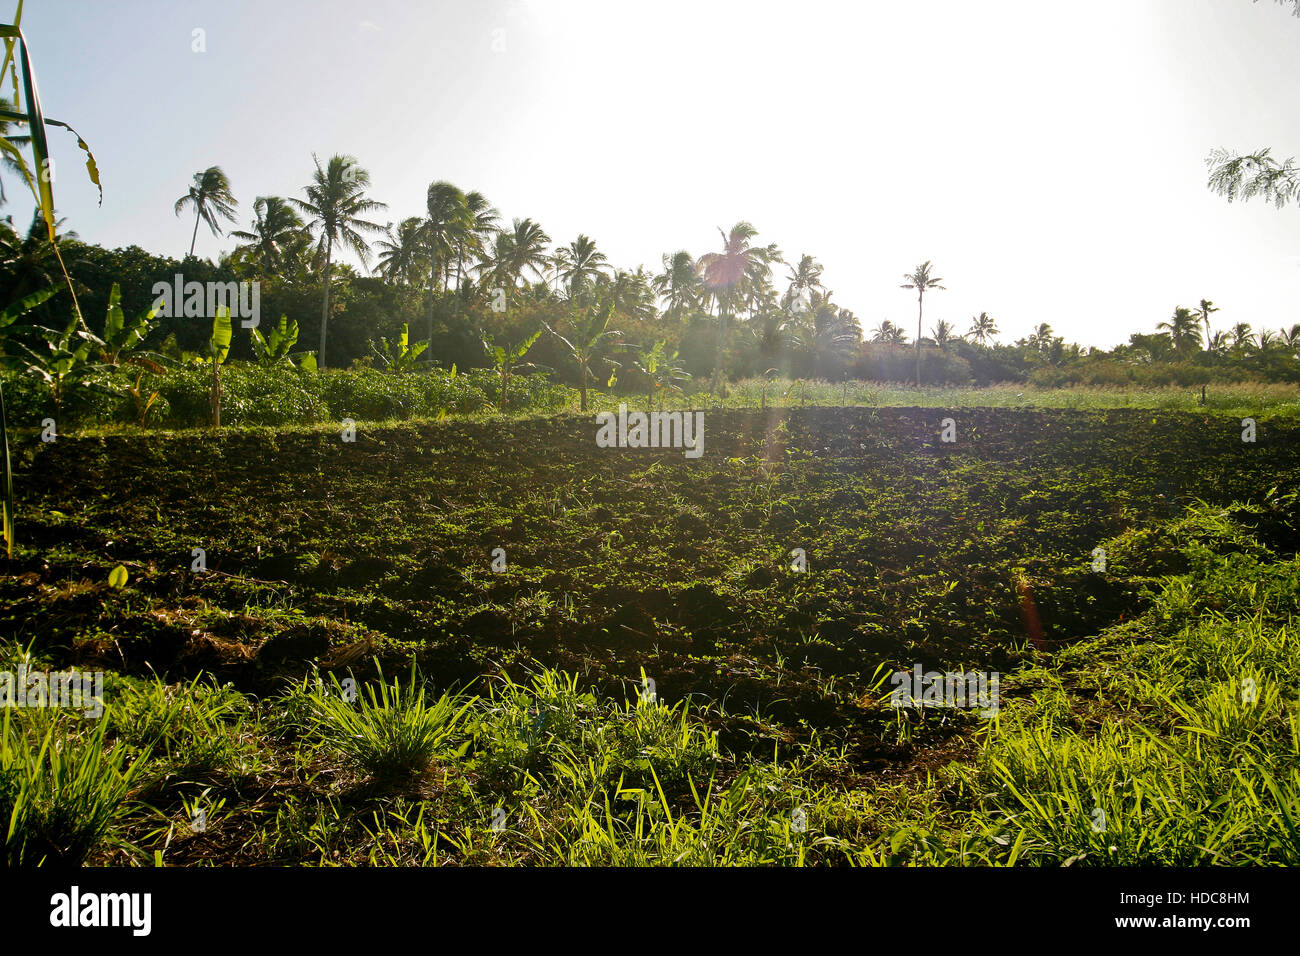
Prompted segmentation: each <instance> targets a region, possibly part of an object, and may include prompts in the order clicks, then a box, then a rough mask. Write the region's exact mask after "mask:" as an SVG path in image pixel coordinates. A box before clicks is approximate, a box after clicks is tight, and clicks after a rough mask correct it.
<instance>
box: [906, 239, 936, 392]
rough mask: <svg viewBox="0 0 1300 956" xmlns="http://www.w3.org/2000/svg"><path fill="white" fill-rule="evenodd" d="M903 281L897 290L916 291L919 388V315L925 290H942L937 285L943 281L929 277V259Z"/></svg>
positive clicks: (917, 377)
mask: <svg viewBox="0 0 1300 956" xmlns="http://www.w3.org/2000/svg"><path fill="white" fill-rule="evenodd" d="M903 279H904V280H906V281H904V283H903V284H902V285H901V286H899V288H901V289H915V290H916V384H917V387H918V388H919V387H920V385H921V315H922V312H923V310H924V307H925V293H926V290H927V289H943V286H941V285H940V284H939V283H940V282H942V281H943V280H942V279H937V278H934V277H932V276H931V275H930V260H929V259H927V260H926V261H925V262H923V263H921V264H920V265H919V266H917V267H916V270H915V271H914V272H913V273H912V274H911V275H905V276H903Z"/></svg>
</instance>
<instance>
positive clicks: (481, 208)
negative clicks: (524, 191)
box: [455, 191, 501, 293]
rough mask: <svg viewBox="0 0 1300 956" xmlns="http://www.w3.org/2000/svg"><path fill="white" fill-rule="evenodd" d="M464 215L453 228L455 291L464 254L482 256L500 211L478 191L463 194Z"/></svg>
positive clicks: (457, 289)
mask: <svg viewBox="0 0 1300 956" xmlns="http://www.w3.org/2000/svg"><path fill="white" fill-rule="evenodd" d="M464 211H465V216H464V218H463V219H462V221H461V223H460V224H459V226H458V228H457V229H456V230H455V241H456V291H457V292H458V293H459V292H460V287H461V280H462V276H463V274H464V271H465V257H466V256H471V255H472V256H482V255H483V253H484V250H485V249H486V247H487V240H488V237H489V236H491V235H492V234H493V233H494V232H496V228H497V219H498V218H500V215H501V214H500V213H499V212H497V211H496V209H495V208H493V206H492V204H491V203H489V202H488V201H487V198H486V197H485V196H484V195H483V194H482V193H480V192H473V191H471V192H467V193H466V194H465V210H464Z"/></svg>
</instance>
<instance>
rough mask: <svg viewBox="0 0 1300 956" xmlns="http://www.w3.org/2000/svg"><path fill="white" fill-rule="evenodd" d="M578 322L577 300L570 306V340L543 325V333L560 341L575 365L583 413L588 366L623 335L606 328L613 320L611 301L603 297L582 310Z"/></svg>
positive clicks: (612, 298) (589, 376) (589, 370)
mask: <svg viewBox="0 0 1300 956" xmlns="http://www.w3.org/2000/svg"><path fill="white" fill-rule="evenodd" d="M583 311H584V313H585V314H584V315H583V317H582V318H579V317H578V307H577V300H576V299H575V300H574V306H573V315H572V323H573V331H572V333H570V334H571V336H572V338H571V339H568V338H565V337H564V336H563V335H561V334H560V333H559V332H557V331H555V329H554V328H552V327H551V326H550V325H547V326H546V328H547V331H549V332H550V333H551V334H552V335H553V336H555V337H556V338H557V339H559V340H560V343H561V344H562V345H563V346H564V348H565V349H566V350H567V351H568V353H569V355H571V356H572V357H573V360H574V361H575V362H577V363H578V394H579V396H580V399H579V401H580V407H581V410H582V411H584V412H585V411H586V410H587V383H588V381H589V380H590V379H591V375H592V371H591V369H592V364H593V363H594V362H595V361H596V359H597V358H598V357H599V356H600V355H602V353H604V352H605V351H607V350H608V348H609V347H610V346H611V345H613V344H614V343H616V342H618V340H619V339H620V338H621V337H622V335H623V333H622V332H620V331H618V330H617V329H611V328H610V327H609V323H610V320H611V319H612V318H613V317H614V297H613V296H612V295H606V296H605V297H604V298H603V299H602V300H601V302H600V303H599V304H597V305H595V306H593V307H590V308H587V309H584V310H583Z"/></svg>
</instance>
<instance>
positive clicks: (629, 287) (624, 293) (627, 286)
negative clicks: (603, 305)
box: [596, 266, 655, 322]
mask: <svg viewBox="0 0 1300 956" xmlns="http://www.w3.org/2000/svg"><path fill="white" fill-rule="evenodd" d="M650 282H651V277H650V275H649V273H647V272H646V271H645V269H644V268H643V267H640V266H638V267H637V270H636V271H635V272H628V271H627V270H626V269H619V270H617V271H616V272H615V273H614V275H613V277H612V278H611V277H610V276H607V275H605V274H604V273H601V274H600V275H599V276H597V277H596V288H597V289H599V290H601V294H602V295H603V294H605V293H608V294H609V295H611V296H613V299H614V311H616V312H618V313H619V314H620V315H624V316H626V317H628V318H629V319H636V320H637V321H639V322H644V321H646V320H648V319H653V318H654V317H655V296H654V292H653V291H652V290H651V288H650Z"/></svg>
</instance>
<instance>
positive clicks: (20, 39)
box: [0, 0, 104, 556]
mask: <svg viewBox="0 0 1300 956" xmlns="http://www.w3.org/2000/svg"><path fill="white" fill-rule="evenodd" d="M22 19H23V0H18V7H17V9H16V10H15V11H14V22H13V23H0V38H3V39H4V45H5V57H4V63H3V64H0V83H2V82H3V78H4V77H8V78H9V79H10V80H11V83H12V96H10V98H9V102H11V103H13V104H15V105H18V104H20V103H21V104H22V105H23V106H24V107H25V110H24V111H23V112H17V111H15V110H7V109H0V119H4V120H6V121H8V122H10V123H25V124H26V125H27V128H28V131H29V135H28V141H29V142H30V144H31V149H32V156H33V158H34V159H35V161H36V169H37V173H36V174H35V175H33V173H32V170H31V167H30V166H28V165H27V158H26V157H25V156H24V155H23V152H22V149H21V148H20V147H19V145H18V143H17V142H16V141H11V140H10V139H8V138H6V137H3V136H0V153H3V155H4V158H5V159H7V160H9V161H10V163H11V164H12V166H13V167H14V168H16V169H17V170H18V172H19V173H20V174H21V175H22V177H23V181H24V182H25V183H26V184H27V187H28V188H29V189H30V190H31V192H32V198H33V199H34V200H35V201H36V208H37V209H39V210H40V211H41V218H43V219H44V220H45V229H46V231H47V232H48V233H49V236H50V245H51V246H52V247H53V249H54V256H55V258H56V259H58V261H59V270H60V271H61V272H62V273H63V280H64V282H66V283H67V286H68V292H69V294H70V295H71V296H72V311H73V314H74V316H75V317H76V322H77V324H78V325H80V327H81V330H82V331H83V332H86V331H89V330H88V329H87V328H86V322H85V319H83V318H82V315H81V306H80V305H79V304H78V303H77V290H76V289H74V288H73V285H72V277H71V276H70V275H68V267H67V266H66V265H64V264H63V256H62V255H61V254H60V253H59V244H58V241H57V238H56V236H55V228H54V223H55V216H54V185H53V180H54V176H53V167H52V166H51V165H50V150H49V143H48V142H47V140H46V136H45V127H46V126H47V125H49V126H59V127H62V128H63V129H66V130H68V131H69V132H70V133H72V135H73V136H76V137H77V145H78V146H80V147H81V148H82V149H83V150H84V151H85V153H86V172H87V174H88V175H89V176H90V181H91V182H92V183H94V184H95V186H96V187H97V188H98V189H99V199H100V202H101V203H102V202H103V200H104V187H103V186H102V185H100V182H99V167H98V166H97V165H96V164H95V155H94V154H93V153H92V152H91V151H90V147H89V146H87V145H86V141H85V140H84V139H82V138H81V135H80V134H79V133H78V132H77V131H76V130H74V129H73V128H72V127H71V126H69V125H68V124H67V123H64V122H61V121H60V120H56V119H48V120H47V119H46V118H45V115H44V113H43V111H42V110H41V100H40V97H39V96H37V94H36V77H35V75H34V74H33V73H32V62H31V53H30V52H29V51H28V49H27V38H26V37H25V36H23V31H22ZM19 63H21V64H22V73H23V84H22V88H21V93H22V94H23V95H22V96H21V97H20V90H19V85H18V66H19ZM34 294H35V295H40V294H41V293H34ZM50 295H53V292H51V293H50ZM30 298H31V297H30V296H29V297H28V299H30ZM45 298H47V299H48V298H49V295H46V296H45ZM23 301H24V302H26V301H27V300H26V299H25V300H23ZM41 301H44V299H42V300H41ZM20 304H21V303H20ZM32 307H33V306H27V308H32ZM23 311H26V308H25V309H23ZM7 312H8V310H6V313H7ZM15 317H16V316H15ZM12 321H13V318H10V319H9V322H12ZM9 322H6V323H5V324H6V325H7V324H9ZM0 432H3V433H4V434H3V436H2V437H3V445H4V475H3V490H4V508H3V512H4V513H3V516H0V525H3V528H4V539H5V548H6V553H8V554H9V555H10V556H12V554H13V530H14V524H13V521H14V510H13V470H12V469H11V468H10V463H9V436H8V431H7V426H6V424H5V419H4V394H3V392H2V391H0Z"/></svg>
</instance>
